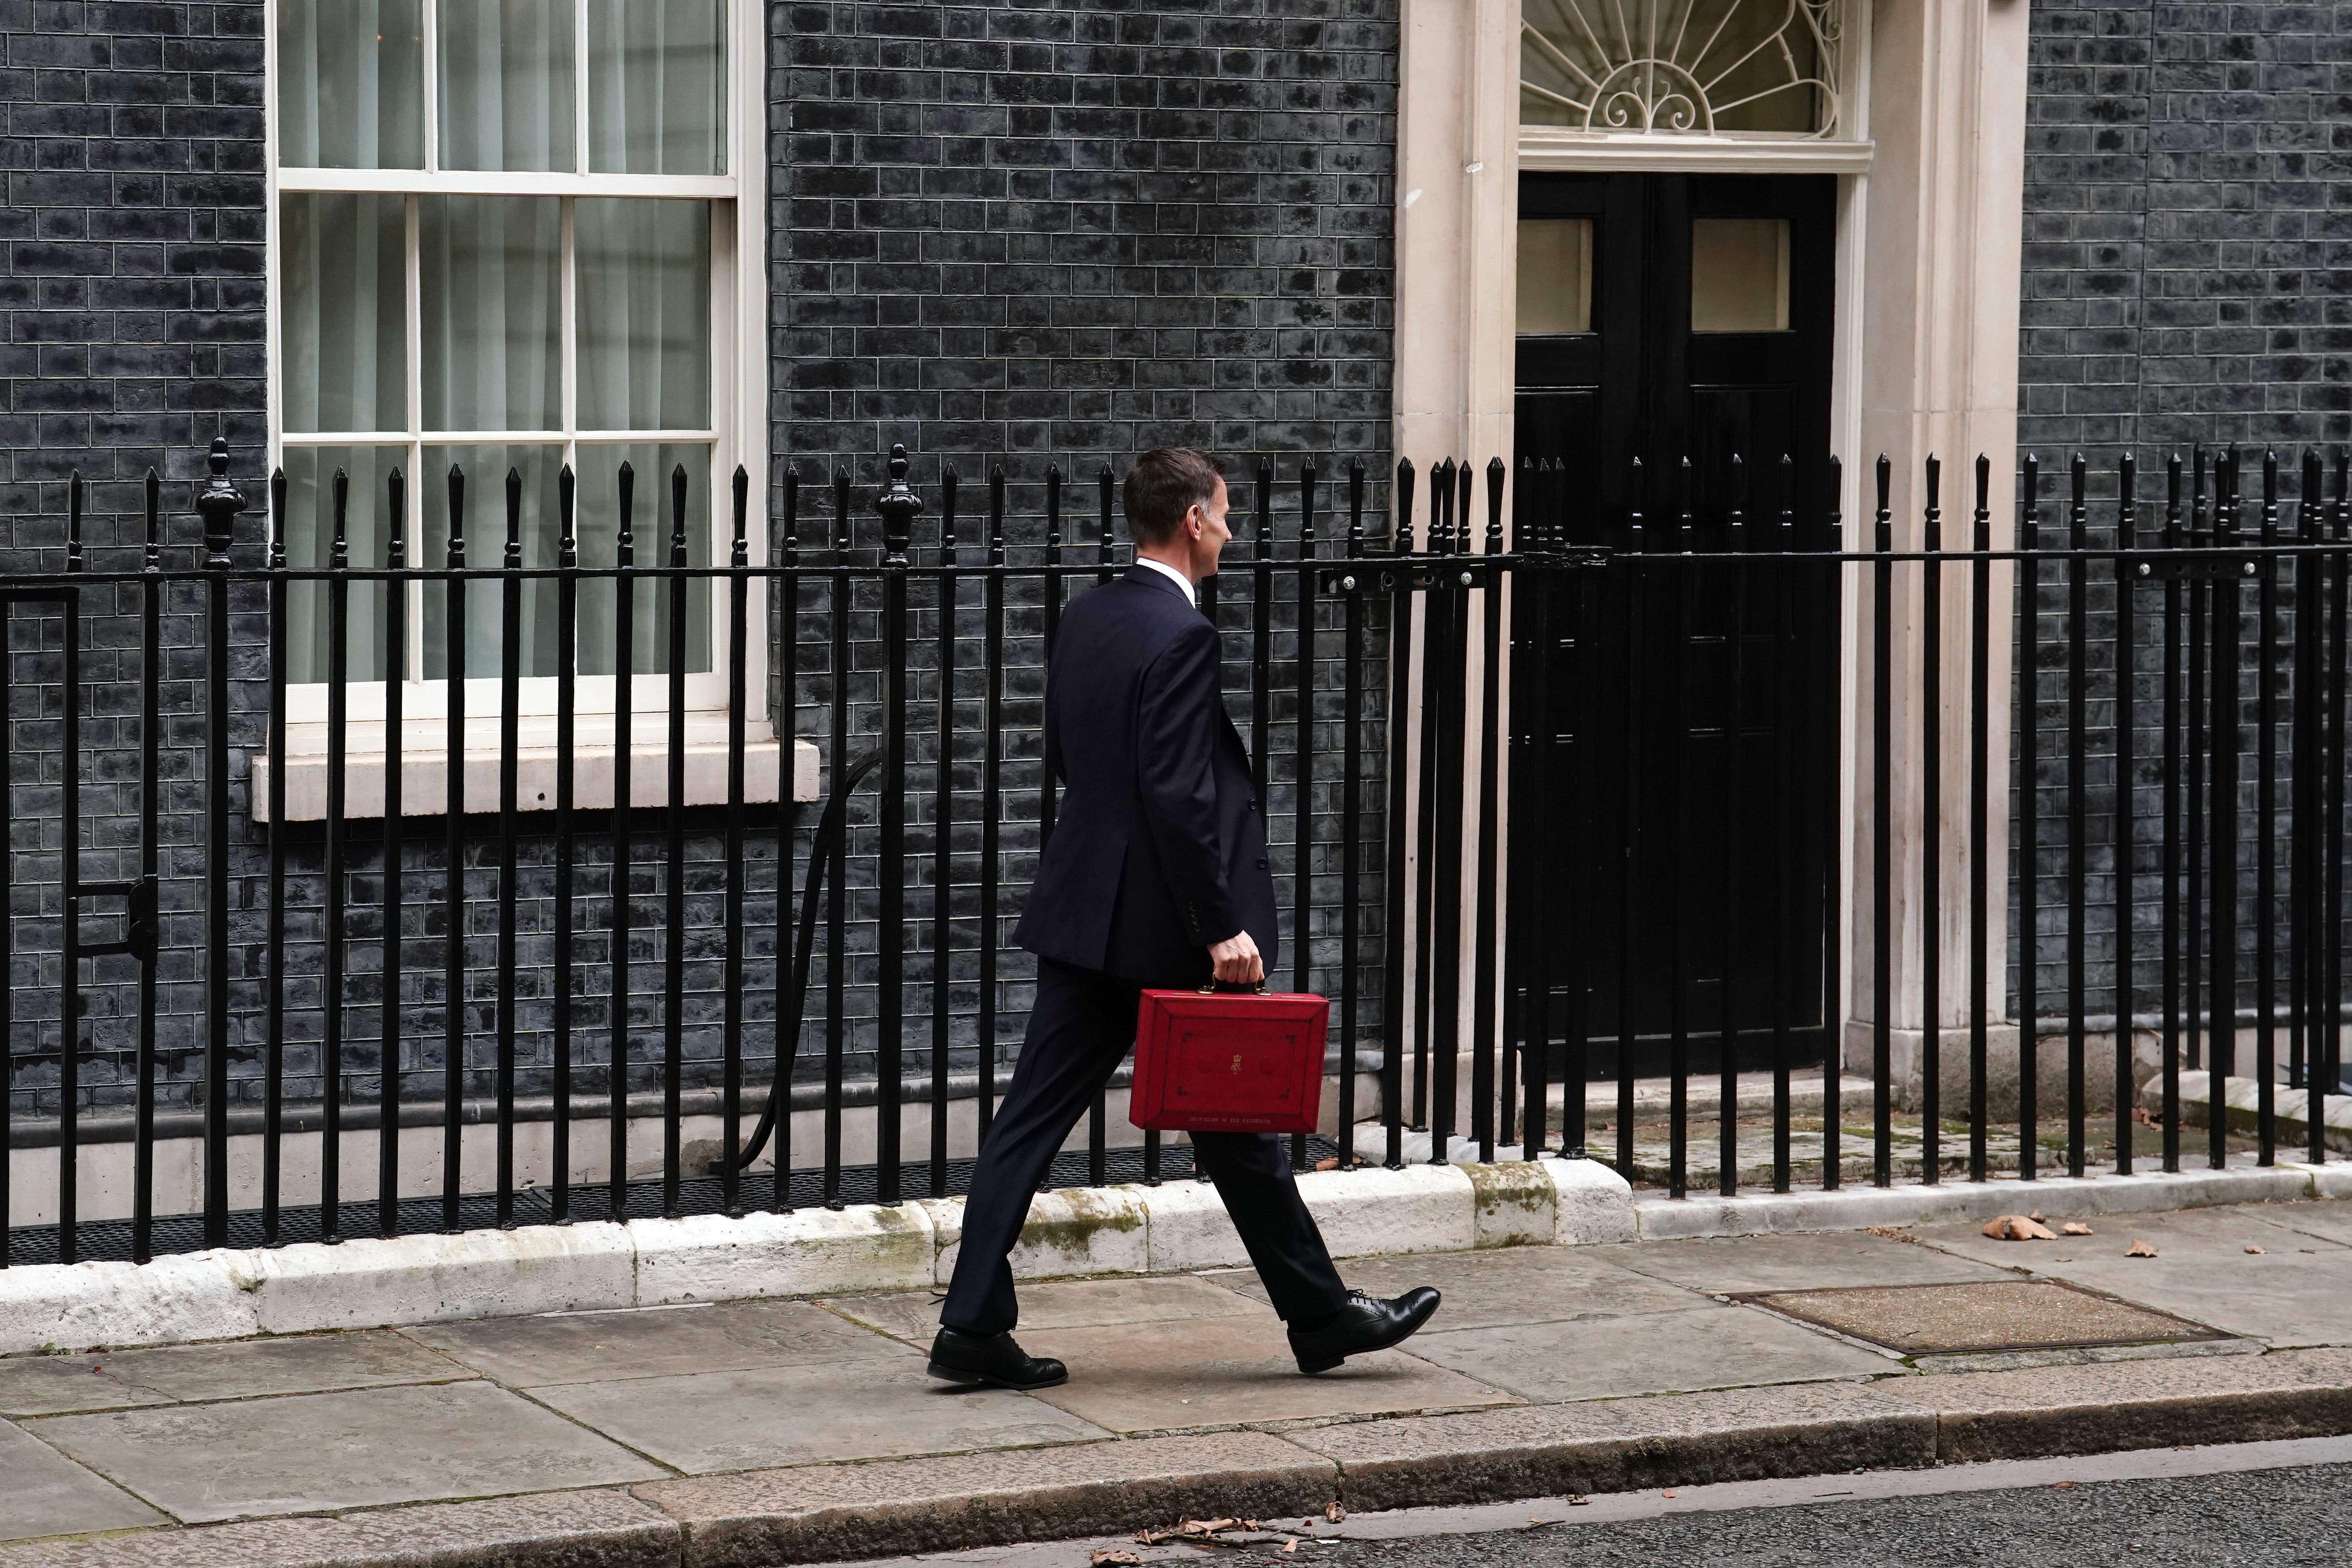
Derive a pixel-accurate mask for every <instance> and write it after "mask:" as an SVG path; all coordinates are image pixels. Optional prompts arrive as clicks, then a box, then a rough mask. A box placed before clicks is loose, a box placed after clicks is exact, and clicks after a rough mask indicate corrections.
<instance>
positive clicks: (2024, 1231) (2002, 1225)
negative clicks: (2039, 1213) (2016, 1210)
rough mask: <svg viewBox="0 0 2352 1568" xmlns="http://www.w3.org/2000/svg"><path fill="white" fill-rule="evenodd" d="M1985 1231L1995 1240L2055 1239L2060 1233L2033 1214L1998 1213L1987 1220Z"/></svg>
mask: <svg viewBox="0 0 2352 1568" xmlns="http://www.w3.org/2000/svg"><path fill="white" fill-rule="evenodd" d="M1984 1233H1985V1234H1986V1235H1987V1236H1989V1237H1992V1238H1993V1239H1994V1240H1995V1241H2055V1240H2057V1239H2058V1233H2057V1232H2056V1231H2054V1230H2053V1229H2051V1228H2050V1227H2049V1226H2046V1225H2043V1224H2042V1222H2041V1220H2039V1219H2037V1218H2035V1217H2034V1216H2033V1215H2022V1214H2005V1215H1995V1216H1994V1217H1993V1218H1991V1219H1989V1220H1987V1221H1986V1222H1985V1227H1984Z"/></svg>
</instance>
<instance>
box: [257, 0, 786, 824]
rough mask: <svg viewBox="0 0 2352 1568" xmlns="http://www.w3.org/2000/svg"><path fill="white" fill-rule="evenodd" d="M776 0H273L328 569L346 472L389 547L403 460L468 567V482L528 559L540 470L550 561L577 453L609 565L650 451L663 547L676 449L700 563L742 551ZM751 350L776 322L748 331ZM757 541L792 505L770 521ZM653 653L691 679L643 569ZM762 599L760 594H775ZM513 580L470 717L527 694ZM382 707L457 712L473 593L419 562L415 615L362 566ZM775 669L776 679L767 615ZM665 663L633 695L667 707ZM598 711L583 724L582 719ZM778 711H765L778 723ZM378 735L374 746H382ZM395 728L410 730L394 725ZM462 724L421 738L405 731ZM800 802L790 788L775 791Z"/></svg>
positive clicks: (285, 327) (642, 492) (639, 660)
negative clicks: (675, 658) (766, 89)
mask: <svg viewBox="0 0 2352 1568" xmlns="http://www.w3.org/2000/svg"><path fill="white" fill-rule="evenodd" d="M761 11H762V8H761V6H760V5H757V4H756V3H754V0H277V3H276V4H274V5H272V6H271V27H272V30H273V37H272V39H271V51H270V52H271V61H272V64H271V71H272V78H273V79H272V82H271V100H272V113H271V116H270V136H271V143H272V146H271V170H272V183H273V192H272V201H273V217H274V221H273V224H272V230H271V248H272V256H271V265H270V307H271V310H272V312H273V317H274V320H273V321H272V331H271V334H270V342H271V366H270V370H271V375H270V389H271V408H270V413H271V429H272V435H273V437H274V444H275V447H276V448H277V460H278V463H279V464H280V465H281V466H282V467H283V468H284V469H285V471H286V475H287V481H288V489H289V506H288V520H289V529H288V540H287V555H288V560H289V563H290V564H292V565H294V566H298V567H320V566H324V565H325V564H327V561H328V552H329V547H330V538H329V535H330V530H331V525H330V521H329V520H330V516H331V503H330V493H331V480H332V476H333V475H334V474H335V473H336V471H337V470H341V471H343V472H345V473H347V474H348V475H349V477H350V485H351V490H350V495H351V500H350V507H349V512H348V523H347V536H348V538H349V541H350V550H351V561H352V564H353V565H355V566H374V565H382V564H383V563H384V560H385V547H386V543H387V541H388V538H389V533H390V521H391V520H390V518H389V516H388V510H387V500H386V480H387V479H388V478H389V476H390V474H391V472H392V470H393V469H394V468H399V469H400V470H402V471H403V473H404V475H405V477H406V480H407V505H406V509H405V510H406V519H405V538H406V542H407V560H408V563H409V564H411V565H417V566H440V565H443V564H445V563H446V561H447V558H448V556H447V552H448V543H449V536H450V523H451V515H450V513H451V508H450V497H449V489H448V483H447V475H448V473H449V470H450V468H452V467H453V466H454V467H456V468H459V469H461V470H462V471H463V473H464V475H465V480H466V483H465V491H464V503H463V505H464V510H463V536H462V537H463V539H464V543H465V558H466V563H467V564H468V565H470V566H475V567H490V566H496V565H498V564H499V563H500V562H501V560H502V558H503V554H504V548H505V541H506V531H507V522H506V488H507V476H508V473H509V470H511V471H513V472H514V473H516V474H517V475H519V476H520V485H521V495H522V504H521V532H522V559H523V563H524V564H525V565H526V566H533V567H540V566H551V565H553V564H555V563H556V559H557V542H558V538H559V535H560V532H561V529H560V524H559V519H558V511H557V475H558V472H559V470H560V469H561V468H562V467H563V466H565V465H567V464H569V465H570V466H571V467H572V469H573V471H574V473H575V474H576V475H577V476H578V485H579V489H578V510H577V514H576V518H575V524H574V526H575V532H576V536H577V538H578V541H579V552H580V561H581V563H582V564H583V565H588V566H596V565H610V564H612V563H613V562H614V558H615V557H614V551H615V541H616V536H617V533H618V530H619V517H618V509H617V498H616V486H615V474H616V471H617V470H618V468H619V467H620V465H621V464H622V463H624V462H627V463H629V464H630V465H631V466H632V467H633V468H634V470H635V481H636V482H635V509H634V514H633V521H632V531H633V536H634V540H635V560H636V562H637V563H639V564H640V565H658V564H664V563H667V560H668V559H669V551H670V539H671V526H672V524H671V515H670V489H671V475H672V473H673V471H674V470H677V469H681V468H682V469H683V470H684V472H685V474H686V476H687V484H688V510H687V528H686V533H687V542H688V561H689V563H692V564H695V565H708V564H711V563H716V562H723V561H724V560H725V559H726V553H727V549H728V534H729V531H730V528H731V517H730V511H729V506H728V497H727V482H726V477H727V475H728V474H729V473H730V472H731V470H732V469H733V468H734V467H735V465H736V464H737V463H739V462H740V463H743V464H744V465H745V466H746V467H747V468H750V469H751V473H752V475H753V476H754V477H753V483H752V486H751V495H752V505H753V508H754V510H755V514H756V511H757V509H758V507H759V502H760V498H761V493H762V491H763V489H764V480H763V469H764V466H765V465H764V437H763V431H762V426H761V419H762V417H763V415H764V407H763V405H764V398H763V397H762V396H761V393H760V390H759V388H760V378H761V375H762V374H763V365H764V356H763V355H762V354H761V353H760V352H759V344H760V343H761V341H762V339H763V336H764V330H765V328H764V322H765V310H764V279H762V278H761V277H760V275H759V271H760V269H759V266H758V262H757V259H756V258H758V257H759V256H760V255H761V246H760V244H759V238H758V237H759V230H758V228H757V225H758V224H759V223H761V221H763V219H762V213H761V208H762V205H763V202H762V196H763V182H762V180H761V171H762V170H763V168H764V162H765V159H764V150H763V146H762V139H763V134H764V132H763V128H762V121H761V110H762V104H761V89H760V62H761V58H762V52H763V51H762V49H761V37H760V27H761ZM738 345H748V347H747V348H743V349H739V347H738ZM763 535H764V529H763V527H762V524H761V518H760V517H758V516H757V515H754V516H753V517H752V518H751V538H752V552H753V554H752V559H753V560H754V561H758V560H761V559H764V554H765V545H764V539H763ZM636 592H637V594H638V595H639V598H638V601H637V611H636V634H635V647H634V653H633V656H632V658H631V666H632V668H633V669H634V670H635V672H636V673H637V674H639V675H640V676H661V675H666V674H667V645H668V641H669V636H668V632H669V628H668V626H667V618H666V617H667V592H666V591H663V590H661V589H659V588H658V587H656V585H652V584H646V585H642V586H640V587H639V588H638V589H637V590H636ZM764 596H765V595H764V594H763V593H761V591H759V589H757V588H756V587H755V589H754V591H753V593H752V595H751V603H752V606H753V613H754V616H758V614H759V612H760V607H761V601H762V600H763V598H764ZM724 597H725V595H723V594H714V593H713V592H712V591H711V584H709V583H707V582H698V583H696V584H693V587H692V590H691V593H690V595H689V602H688V617H689V619H688V627H687V648H688V652H687V672H688V703H689V706H691V707H694V708H696V709H699V710H706V711H708V710H719V709H720V708H722V707H723V705H724V702H725V673H724V672H725V669H726V666H727V650H726V648H725V647H724V637H725V605H724V602H723V601H724ZM290 599H291V605H290V608H291V620H290V626H289V669H290V674H291V679H292V681H293V683H294V688H293V690H292V691H291V693H290V695H289V716H290V718H291V719H292V720H293V721H294V723H295V725H296V727H297V731H300V732H298V733H297V734H295V735H291V736H289V747H288V750H289V754H290V755H294V756H297V757H299V753H301V752H304V751H305V750H307V749H310V747H309V746H307V745H306V744H305V742H306V740H307V741H315V740H316V739H317V738H316V737H315V736H311V735H309V734H308V733H307V731H304V727H305V726H307V725H310V724H314V723H316V722H318V721H322V720H323V718H324V716H325V688H324V686H323V684H321V683H322V682H323V681H324V679H325V677H326V670H327V653H328V650H327V647H326V596H325V594H324V592H323V591H322V590H321V589H320V588H319V587H318V586H317V585H315V584H297V585H295V587H294V590H293V592H292V594H291V595H290ZM498 601H499V595H498V593H497V592H496V591H495V590H494V589H492V588H490V587H488V586H485V585H482V584H476V585H474V586H473V587H472V588H471V589H470V590H469V592H468V594H467V605H466V614H465V620H466V636H465V646H466V650H467V652H466V658H467V668H466V673H467V677H468V679H467V694H466V697H467V700H466V706H467V713H468V718H469V724H468V731H469V732H468V734H467V738H466V741H467V746H468V747H469V748H471V747H473V746H476V745H477V744H481V743H494V742H486V741H484V740H482V739H481V738H478V737H477V736H476V735H475V734H473V733H472V729H473V725H472V722H471V721H473V720H474V719H476V718H480V717H490V716H495V714H496V712H497V710H498V705H499V700H500V699H499V682H498V676H499V613H500V612H499V602H498ZM351 605H352V647H351V654H350V660H351V662H350V669H351V676H352V682H353V688H352V692H351V703H352V706H351V713H352V719H353V720H354V721H357V722H359V723H361V724H364V723H365V722H367V721H370V720H378V721H380V719H381V715H382V711H383V710H382V706H381V704H382V693H383V685H382V683H383V681H384V680H386V679H399V680H404V681H406V682H408V683H410V689H409V691H408V692H407V694H406V696H405V709H406V711H407V713H408V714H409V715H410V716H411V717H412V718H414V719H415V720H418V721H425V722H426V723H432V722H434V721H437V720H438V719H439V718H440V716H441V715H442V714H443V713H445V712H446V705H445V704H446V696H445V692H444V690H443V687H444V684H445V682H446V675H447V665H448V656H447V652H446V648H447V640H448V637H447V633H448V627H447V622H446V616H447V613H448V612H447V606H446V595H445V594H444V591H443V589H442V587H441V586H440V585H439V584H415V585H412V586H411V587H410V588H409V589H408V591H407V593H406V595H404V605H402V606H401V607H400V608H399V610H398V611H397V612H394V611H392V610H390V609H389V608H388V606H387V605H386V604H385V600H384V595H383V592H382V590H381V588H380V586H379V585H377V584H355V585H354V588H353V591H352V598H351ZM391 613H398V614H401V615H402V616H404V619H405V622H406V632H407V637H406V642H407V647H406V657H405V660H404V668H401V669H398V670H392V669H388V668H385V653H384V649H385V640H384V636H383V633H384V620H385V617H386V616H387V615H388V614H391ZM613 624H614V588H613V585H612V584H610V583H592V584H588V585H586V586H585V587H584V588H583V592H582V595H581V608H580V626H579V641H578V647H579V655H578V659H577V663H576V666H575V673H576V674H577V676H578V677H579V681H578V700H579V704H580V709H581V710H582V711H583V712H585V713H591V714H593V713H594V712H596V711H598V710H603V711H605V712H609V711H610V710H611V706H612V700H613V680H612V676H613V674H614V668H615V660H616V658H617V650H616V649H615V647H614V637H613ZM763 642H764V637H763V635H762V634H761V632H760V631H759V630H758V629H757V628H756V627H755V629H754V631H753V633H752V636H751V648H750V649H749V650H748V652H750V653H751V655H753V656H754V659H753V662H754V666H755V668H754V670H753V673H752V679H751V689H752V690H759V689H762V688H763V680H762V678H761V674H760V672H759V669H758V668H757V667H758V665H759V664H760V663H761V662H763V661H761V660H759V659H758V658H757V657H756V656H757V655H758V653H759V651H760V648H761V645H762V643H763ZM522 649H523V651H522V667H521V671H520V673H521V676H522V677H523V681H522V695H521V700H520V711H521V712H522V713H523V714H524V715H544V714H549V713H551V712H552V710H553V704H554V700H555V694H554V679H553V677H554V676H555V675H556V673H557V672H556V669H555V649H556V628H555V587H554V584H553V583H552V582H551V581H544V580H542V581H538V582H532V583H530V584H526V588H525V592H524V595H523V625H522ZM667 684H668V683H667V680H664V679H638V680H636V681H635V687H634V695H633V704H632V705H633V707H637V708H649V709H654V710H659V709H661V708H664V707H666V706H667ZM589 732H590V731H589V730H587V729H583V736H585V735H586V734H588V733H589ZM757 732H758V733H759V734H760V735H761V736H764V734H765V730H764V727H757ZM367 743H368V742H367V737H366V736H365V734H364V733H362V734H359V735H356V736H355V737H354V739H353V744H354V746H355V748H358V749H364V748H365V746H366V744H367ZM375 743H376V744H377V745H378V746H381V743H382V742H381V724H380V722H379V723H378V725H377V739H376V742H375ZM433 744H446V741H445V740H444V739H443V738H442V737H440V736H438V735H437V734H434V735H428V734H426V733H425V731H422V730H416V731H404V737H403V745H404V749H415V748H422V747H426V746H430V745H433ZM771 798H772V797H771Z"/></svg>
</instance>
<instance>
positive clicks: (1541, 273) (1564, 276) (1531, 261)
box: [1518, 217, 1592, 335]
mask: <svg viewBox="0 0 2352 1568" xmlns="http://www.w3.org/2000/svg"><path fill="white" fill-rule="evenodd" d="M1518 316H1519V331H1520V333H1521V334H1522V335H1529V334H1535V333H1545V332H1589V331H1591V330H1592V220H1591V218H1589V217H1537V218H1521V219H1520V220H1519V303H1518Z"/></svg>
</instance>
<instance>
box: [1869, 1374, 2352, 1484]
mask: <svg viewBox="0 0 2352 1568" xmlns="http://www.w3.org/2000/svg"><path fill="white" fill-rule="evenodd" d="M1909 1397H1910V1398H1911V1399H1913V1400H1914V1401H1915V1402H1916V1403H1917V1404H1920V1405H1927V1406H1928V1407H1930V1408H1931V1409H1933V1410H1934V1411H1935V1412H1936V1415H1937V1436H1936V1453H1937V1458H1939V1459H1940V1460H1942V1461H1943V1462H1944V1463H1946V1464H1954V1463H1959V1462H1964V1461H1969V1460H1978V1459H2013V1458H2031V1457H2032V1456H2034V1455H2037V1454H2101V1453H2108V1452H2114V1451H2118V1450H2122V1449H2126V1448H2158V1447H2166V1446H2168V1445H2170V1444H2179V1443H2260V1442H2270V1441H2273V1440H2276V1439H2280V1438H2286V1437H2322V1436H2335V1435H2336V1434H2338V1433H2343V1432H2352V1350H2300V1351H2274V1352H2271V1353H2270V1354H2268V1355H2259V1356H2253V1355H2233V1356H2200V1357H2195V1358H2189V1359H2175V1360H2167V1361H2162V1362H2145V1361H2140V1362H2109V1363H2102V1364H2096V1365H2091V1366H2060V1367H2036V1368H2033V1369H2032V1370H2031V1371H2025V1372H1980V1373H1953V1374H1949V1375H1945V1376H1937V1377H1923V1378H1920V1379H1918V1380H1917V1381H1916V1383H1915V1384H1912V1385H1911V1393H1910V1395H1909Z"/></svg>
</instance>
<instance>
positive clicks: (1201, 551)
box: [1185, 479, 1234, 577]
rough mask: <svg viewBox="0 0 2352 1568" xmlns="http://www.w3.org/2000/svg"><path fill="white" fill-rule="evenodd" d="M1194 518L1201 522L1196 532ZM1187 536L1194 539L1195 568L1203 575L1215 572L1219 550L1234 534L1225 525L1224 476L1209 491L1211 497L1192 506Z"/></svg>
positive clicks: (1195, 571) (1193, 555)
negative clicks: (1193, 528) (1194, 530)
mask: <svg viewBox="0 0 2352 1568" xmlns="http://www.w3.org/2000/svg"><path fill="white" fill-rule="evenodd" d="M1195 520H1197V521H1198V522H1199V524H1200V531H1199V532H1198V533H1197V534H1196V533H1194V532H1193V531H1192V523H1193V522H1194V521H1195ZM1185 525H1186V526H1185V537H1187V538H1188V539H1190V540H1191V541H1192V570H1193V572H1194V573H1195V574H1198V575H1200V576H1202V577H1213V576H1215V575H1216V573H1217V556H1218V553H1219V552H1221V551H1223V549H1224V547H1225V541H1227V540H1229V539H1231V538H1232V537H1233V536H1234V531H1233V530H1232V529H1230V528H1227V527H1226V526H1225V481H1224V480H1223V479H1219V480H1218V481H1217V488H1216V489H1213V490H1211V491H1210V492H1209V499H1208V500H1205V501H1202V502H1200V503H1198V504H1196V505H1195V506H1194V507H1193V508H1192V511H1191V512H1189V513H1188V514H1187V515H1186V517H1185Z"/></svg>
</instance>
